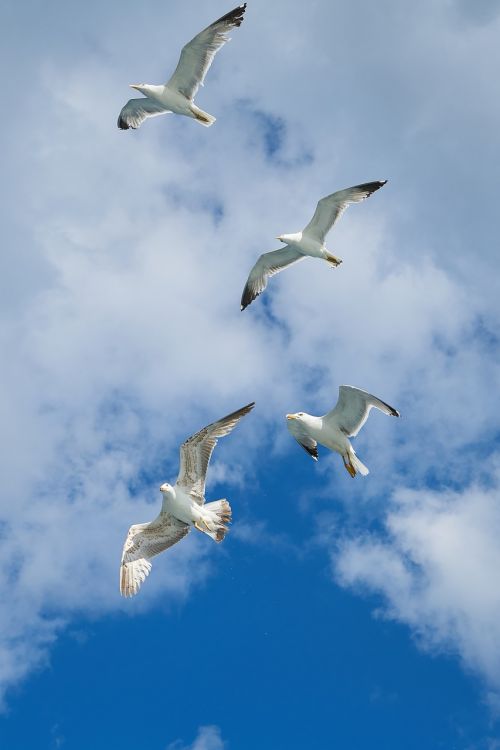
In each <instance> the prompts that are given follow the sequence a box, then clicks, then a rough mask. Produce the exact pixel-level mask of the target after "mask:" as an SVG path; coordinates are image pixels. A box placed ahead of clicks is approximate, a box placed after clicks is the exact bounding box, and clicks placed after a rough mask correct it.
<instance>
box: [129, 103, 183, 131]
mask: <svg viewBox="0 0 500 750" xmlns="http://www.w3.org/2000/svg"><path fill="white" fill-rule="evenodd" d="M169 111H170V110H168V109H165V107H163V106H162V105H161V104H159V103H158V102H155V101H154V100H153V99H148V98H147V97H143V98H142V99H129V100H128V102H127V103H126V104H125V106H124V107H123V109H122V111H121V112H120V114H119V116H118V122H117V125H118V127H119V128H120V130H128V129H129V128H133V129H134V130H135V129H136V128H138V127H139V126H140V125H141V124H142V123H143V122H144V120H147V118H148V117H156V115H165V114H167V112H169Z"/></svg>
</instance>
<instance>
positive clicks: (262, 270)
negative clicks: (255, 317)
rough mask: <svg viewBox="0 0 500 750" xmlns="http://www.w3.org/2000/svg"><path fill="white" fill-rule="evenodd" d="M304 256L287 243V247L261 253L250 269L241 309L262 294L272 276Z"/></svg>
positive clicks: (242, 296)
mask: <svg viewBox="0 0 500 750" xmlns="http://www.w3.org/2000/svg"><path fill="white" fill-rule="evenodd" d="M304 257H305V256H304V255H302V253H299V252H298V250H295V249H294V248H293V247H290V245H285V247H280V248H279V250H272V251H271V252H270V253H264V254H263V255H261V256H260V258H259V259H258V261H257V263H256V264H255V265H254V267H253V268H252V270H251V271H250V275H249V277H248V280H247V283H246V284H245V288H244V290H243V294H242V295H241V309H242V310H244V309H245V307H248V305H249V304H250V303H251V302H253V301H254V299H255V298H256V297H258V296H259V294H262V292H263V291H264V289H265V288H266V286H267V280H268V279H269V277H270V276H274V275H275V274H276V273H279V272H280V271H283V269H284V268H287V267H288V266H291V265H292V264H293V263H297V261H299V260H303V259H304Z"/></svg>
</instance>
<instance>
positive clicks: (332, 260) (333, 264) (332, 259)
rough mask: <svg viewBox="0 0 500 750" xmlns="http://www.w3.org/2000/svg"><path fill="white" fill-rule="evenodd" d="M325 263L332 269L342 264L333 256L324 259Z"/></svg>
mask: <svg viewBox="0 0 500 750" xmlns="http://www.w3.org/2000/svg"><path fill="white" fill-rule="evenodd" d="M326 262H327V263H329V264H330V266H331V267H332V268H337V266H340V264H341V263H342V260H341V259H340V258H336V257H335V256H334V255H330V256H329V257H328V258H327V259H326Z"/></svg>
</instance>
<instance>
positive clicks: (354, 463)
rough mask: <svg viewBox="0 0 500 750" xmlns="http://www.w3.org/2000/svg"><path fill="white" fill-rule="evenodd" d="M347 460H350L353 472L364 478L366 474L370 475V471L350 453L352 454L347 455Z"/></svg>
mask: <svg viewBox="0 0 500 750" xmlns="http://www.w3.org/2000/svg"><path fill="white" fill-rule="evenodd" d="M349 458H350V459H351V465H352V466H353V467H354V470H355V471H359V473H360V474H361V475H362V476H364V477H366V475H367V474H369V473H370V470H369V469H368V467H367V466H365V465H364V463H363V462H362V461H360V460H359V458H358V457H357V455H356V454H355V453H354V451H352V453H350V454H349Z"/></svg>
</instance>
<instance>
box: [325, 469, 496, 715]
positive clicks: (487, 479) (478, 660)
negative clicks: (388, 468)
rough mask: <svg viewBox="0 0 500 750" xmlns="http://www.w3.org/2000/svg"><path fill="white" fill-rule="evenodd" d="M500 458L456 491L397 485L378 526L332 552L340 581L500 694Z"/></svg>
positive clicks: (335, 572) (350, 539)
mask: <svg viewBox="0 0 500 750" xmlns="http://www.w3.org/2000/svg"><path fill="white" fill-rule="evenodd" d="M499 465H500V460H499V458H498V457H497V458H496V459H495V462H494V463H493V466H492V467H491V468H488V467H487V468H486V469H485V471H484V473H483V475H482V478H481V480H480V481H477V482H476V483H474V484H472V485H470V486H468V487H465V488H464V489H462V490H459V491H451V490H441V491H432V490H430V489H424V490H409V489H401V490H398V491H397V492H396V493H395V496H394V498H393V501H392V503H391V506H390V510H389V511H388V513H387V515H386V518H385V522H384V527H383V529H381V531H380V532H372V533H369V534H367V533H362V532H361V533H359V534H357V535H355V536H353V537H352V538H348V539H346V540H344V541H343V542H341V543H340V545H339V548H338V550H337V551H336V553H334V554H333V557H332V564H333V571H334V575H335V578H336V580H337V581H338V582H339V583H340V584H341V585H343V586H349V587H355V588H356V589H358V590H360V591H366V592H370V593H376V594H379V595H381V596H382V602H383V603H381V606H380V608H379V609H378V610H377V612H378V614H379V615H381V616H384V617H388V618H391V619H395V620H397V621H399V622H403V623H405V624H407V625H408V626H409V627H410V628H411V630H412V632H413V633H414V635H415V638H416V640H417V642H418V643H419V644H420V645H421V646H422V647H423V648H426V649H429V650H431V651H433V652H441V651H444V652H446V653H454V654H457V655H458V656H459V657H460V659H461V660H462V662H463V664H464V665H465V667H466V668H467V669H469V670H471V671H473V672H475V673H476V674H478V675H480V676H481V677H483V678H484V679H485V681H486V683H487V685H488V687H489V690H490V691H491V696H490V699H491V700H492V703H495V702H498V698H499V696H500V583H499V579H498V570H499V566H500V547H499V545H498V538H499V534H500V505H499V496H500V469H499Z"/></svg>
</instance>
